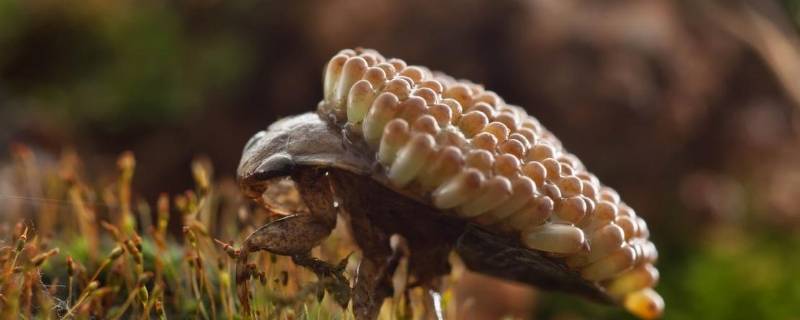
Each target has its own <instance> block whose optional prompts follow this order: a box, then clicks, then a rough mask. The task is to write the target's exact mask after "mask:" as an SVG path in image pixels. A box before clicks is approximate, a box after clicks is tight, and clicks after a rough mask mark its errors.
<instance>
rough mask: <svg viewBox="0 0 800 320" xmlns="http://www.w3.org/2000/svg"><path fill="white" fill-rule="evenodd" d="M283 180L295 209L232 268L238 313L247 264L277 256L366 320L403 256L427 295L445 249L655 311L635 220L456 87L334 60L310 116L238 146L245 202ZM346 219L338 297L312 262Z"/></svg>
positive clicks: (534, 123) (536, 138) (551, 151)
mask: <svg viewBox="0 0 800 320" xmlns="http://www.w3.org/2000/svg"><path fill="white" fill-rule="evenodd" d="M286 177H289V178H291V179H292V180H293V181H294V184H295V185H296V188H297V191H298V193H299V195H300V197H301V198H302V200H303V202H304V208H303V210H301V212H296V213H294V214H292V215H289V216H287V217H285V218H282V219H279V220H276V221H273V222H271V223H268V224H267V225H265V226H263V227H261V228H259V229H258V230H256V231H255V232H254V233H253V234H251V235H250V236H249V237H248V238H247V239H246V240H245V242H244V243H243V250H244V252H243V253H242V254H241V255H240V257H239V263H238V264H237V266H238V268H237V283H238V284H239V289H240V294H239V295H240V298H241V300H242V303H243V305H244V306H245V308H247V307H248V290H247V287H246V285H247V282H246V280H247V279H248V278H249V272H250V269H249V268H245V267H244V266H245V263H246V257H247V254H248V253H251V252H254V251H259V250H265V251H269V252H272V253H275V254H280V255H286V256H291V257H292V259H293V261H294V262H295V263H297V264H299V265H301V266H305V267H307V268H310V269H311V270H313V271H314V272H315V273H316V274H317V275H318V276H319V277H320V278H321V280H322V282H323V283H324V286H325V288H326V289H327V290H328V291H329V292H331V293H332V294H333V296H334V298H335V299H336V300H337V301H338V302H339V303H340V304H342V305H345V304H346V303H347V302H348V301H350V300H351V299H352V301H353V306H354V310H355V312H356V317H357V318H359V319H373V318H375V316H376V315H377V312H378V310H379V308H380V306H381V304H382V302H383V299H384V298H385V297H387V296H389V295H390V294H391V292H392V287H391V285H390V281H389V278H390V276H391V274H392V273H393V272H394V269H395V268H396V266H397V262H398V260H399V259H400V257H401V256H406V257H407V258H408V262H409V264H408V265H409V273H410V275H411V276H412V278H413V279H414V283H412V284H411V285H423V286H431V285H433V284H434V282H435V280H436V279H437V278H438V277H440V276H442V275H445V274H447V273H448V272H449V270H450V266H449V264H448V260H447V259H448V256H449V254H450V253H451V252H453V251H455V252H456V253H457V254H458V255H459V256H460V257H461V259H462V260H463V261H464V263H465V265H466V267H467V268H469V269H471V270H472V271H475V272H479V273H483V274H487V275H492V276H496V277H499V278H503V279H508V280H514V281H519V282H523V283H527V284H532V285H536V286H539V287H542V288H545V289H552V290H561V291H568V292H572V293H576V294H579V295H582V296H585V297H589V298H592V299H594V300H597V301H605V302H613V303H620V304H622V305H624V306H625V307H626V308H627V309H628V310H629V311H631V312H632V313H634V314H636V315H638V316H640V317H642V318H655V317H658V316H659V315H660V314H661V312H662V310H663V308H664V302H663V300H662V299H661V297H660V296H659V295H658V293H657V292H655V291H654V290H653V289H652V287H653V286H654V285H655V284H656V283H657V281H658V271H657V270H656V269H655V267H654V266H653V264H654V263H655V261H656V259H657V257H658V252H657V250H656V248H655V245H654V244H653V243H652V242H651V241H650V240H649V231H648V227H647V224H646V223H645V221H644V219H642V218H641V217H639V216H638V215H637V214H636V213H635V212H634V211H633V209H631V208H630V207H629V206H628V205H626V204H625V203H624V202H622V201H621V199H620V197H619V195H618V194H617V193H616V192H615V191H614V190H613V189H611V188H609V187H607V186H605V185H603V184H602V183H600V181H599V180H598V179H597V177H596V176H594V175H593V174H592V173H591V172H589V171H588V170H587V169H586V167H585V166H584V165H583V164H582V163H581V162H580V160H579V159H578V158H577V157H576V156H574V155H572V154H570V153H569V152H567V151H566V150H565V149H564V148H563V147H562V145H561V142H560V141H559V140H558V139H557V138H556V137H555V136H554V135H553V134H552V133H551V132H549V131H548V130H547V129H546V128H544V127H543V126H542V125H541V124H539V122H538V120H536V119H535V118H534V117H531V116H529V115H527V113H526V112H525V110H524V109H522V108H520V107H517V106H513V105H508V104H506V103H505V102H504V101H503V99H502V98H500V97H499V96H498V95H497V94H495V93H493V92H491V91H488V90H485V89H484V88H483V87H482V86H480V85H476V84H473V83H470V82H467V81H456V80H454V79H453V78H451V77H448V76H446V75H443V74H437V73H432V72H431V71H429V70H427V69H426V68H424V67H418V66H407V65H406V64H405V62H403V61H402V60H399V59H385V58H383V57H382V56H381V55H380V54H379V53H377V52H375V51H374V50H367V49H357V50H343V51H342V52H340V53H339V54H337V55H336V56H334V57H333V58H332V59H331V60H330V61H329V62H328V65H327V67H326V70H325V73H324V99H323V100H322V101H321V102H320V104H319V106H318V109H317V113H306V114H302V115H298V116H293V117H289V118H286V119H283V120H280V121H278V122H276V123H274V124H273V125H271V126H270V127H269V128H268V129H267V130H266V131H262V132H260V133H258V134H256V135H255V136H254V137H253V138H251V140H250V141H249V142H248V143H247V145H246V146H245V149H244V153H243V155H242V160H241V163H240V165H239V169H238V178H239V182H240V185H241V187H242V189H243V191H244V193H245V195H246V196H248V197H250V198H252V199H255V200H257V201H265V200H269V199H264V196H265V195H264V194H265V191H267V187H268V186H269V185H270V184H271V183H272V182H274V181H275V180H276V179H284V178H286ZM338 218H342V219H344V221H345V222H346V223H345V225H346V226H347V227H348V228H349V231H350V234H351V235H352V237H353V238H354V239H355V242H356V244H357V245H358V247H359V248H360V249H361V251H362V252H363V255H362V256H363V258H362V260H361V263H360V265H359V268H358V272H357V275H356V277H355V285H354V287H353V288H352V289H351V288H350V287H349V284H348V281H347V279H346V278H345V276H344V275H343V270H342V269H343V266H342V265H341V264H340V265H339V266H334V265H331V264H328V263H326V262H324V261H320V260H318V259H315V258H313V257H311V256H310V253H309V252H310V251H311V249H312V248H314V247H315V246H317V245H319V244H320V243H321V242H322V240H324V239H325V238H326V237H327V236H328V235H329V234H330V232H331V230H332V229H333V228H334V226H335V225H336V221H337V219H338Z"/></svg>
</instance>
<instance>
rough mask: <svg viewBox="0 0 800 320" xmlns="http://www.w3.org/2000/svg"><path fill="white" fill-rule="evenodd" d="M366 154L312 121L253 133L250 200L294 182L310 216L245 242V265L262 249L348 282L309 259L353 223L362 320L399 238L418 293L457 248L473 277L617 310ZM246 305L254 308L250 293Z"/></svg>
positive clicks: (384, 286) (577, 280)
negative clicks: (397, 185)
mask: <svg viewBox="0 0 800 320" xmlns="http://www.w3.org/2000/svg"><path fill="white" fill-rule="evenodd" d="M365 154H366V153H363V152H361V151H359V147H358V145H355V144H348V143H345V141H343V139H342V136H341V133H340V132H339V130H338V129H337V128H335V127H334V126H331V125H329V124H328V123H326V122H325V121H323V120H322V119H321V118H320V117H319V116H318V115H317V114H314V113H307V114H303V115H299V116H295V117H291V118H287V119H284V120H281V121H279V122H277V123H275V124H273V125H272V126H270V128H269V129H268V130H267V131H262V132H260V133H258V134H256V135H255V136H254V137H253V138H252V139H251V140H250V142H248V143H247V146H246V147H245V151H244V156H243V157H242V162H241V165H240V167H239V179H240V183H241V186H242V188H243V190H244V192H245V194H246V195H247V196H249V197H251V198H253V199H260V198H261V196H262V193H263V192H264V191H265V188H266V186H267V183H268V182H269V181H270V180H271V179H278V178H283V177H291V178H292V179H293V180H294V181H295V183H296V185H297V187H298V189H299V192H300V194H301V196H302V198H303V200H304V202H305V204H306V206H307V207H308V208H309V212H308V213H304V214H296V215H291V216H288V217H285V218H282V219H279V220H276V221H273V222H271V223H268V224H267V225H264V226H262V227H260V228H259V229H258V230H256V231H255V232H254V233H253V234H251V235H250V236H248V237H247V239H246V240H245V241H244V243H243V245H242V250H243V251H244V253H243V255H242V256H243V257H246V256H247V253H250V252H255V251H259V250H265V251H268V252H272V253H275V254H279V255H285V256H291V257H292V258H293V260H294V261H295V263H297V264H299V265H302V266H306V267H309V268H310V269H312V270H314V271H315V272H316V273H317V274H318V275H322V276H323V277H329V278H331V279H333V280H341V279H343V277H344V276H343V275H342V270H341V268H337V267H336V266H333V265H329V264H327V263H325V262H322V261H319V260H316V259H314V258H311V257H310V255H309V253H310V251H311V249H312V248H314V247H315V246H317V245H319V244H320V243H321V242H322V241H323V240H324V239H325V238H326V237H327V236H328V235H329V234H330V232H331V230H332V229H333V227H334V226H335V224H336V219H337V216H339V217H341V218H343V219H346V221H347V222H348V225H349V226H350V230H351V234H352V236H353V237H354V238H355V240H356V243H357V244H358V246H359V247H360V249H361V250H362V251H363V257H364V258H363V260H362V261H361V263H360V265H359V268H358V275H357V276H356V280H355V286H354V288H353V290H352V298H353V302H354V310H355V312H356V316H357V317H358V318H359V319H372V318H374V317H375V316H376V314H377V312H378V310H379V308H380V306H381V304H382V302H383V299H384V298H385V297H387V296H389V295H390V294H391V290H392V288H391V284H390V276H391V273H392V270H390V268H391V267H392V264H393V261H396V257H397V254H399V253H398V252H393V250H392V247H391V246H390V237H391V236H392V235H393V234H400V235H402V236H403V237H404V238H405V239H407V243H408V247H409V249H410V250H409V252H410V257H409V263H410V270H411V272H412V273H413V274H414V276H415V278H416V279H417V282H418V283H419V284H429V283H431V281H433V280H435V279H436V278H437V277H439V276H441V275H445V274H447V273H448V272H449V270H450V267H449V265H448V262H447V256H448V254H449V252H450V251H451V250H453V249H455V250H456V252H457V253H458V254H459V255H460V256H461V258H462V259H463V260H464V261H465V263H466V265H467V266H468V267H469V268H470V269H472V270H473V271H477V272H481V273H485V274H489V275H494V276H497V277H500V278H504V279H510V280H515V281H521V282H524V283H529V284H534V285H537V286H540V287H543V288H548V289H554V290H565V291H569V292H574V293H578V294H581V295H584V296H587V297H590V298H593V299H595V300H598V301H610V299H609V298H608V297H607V295H606V294H605V293H603V292H602V290H601V289H600V288H599V287H598V286H597V285H595V284H593V283H591V282H589V281H586V280H583V279H581V277H580V275H579V274H577V273H576V272H574V271H570V270H569V269H568V268H567V267H566V266H565V265H564V264H563V263H562V262H558V261H557V260H556V259H553V258H549V257H547V256H545V255H543V254H542V253H540V252H536V251H533V250H530V249H526V248H523V247H521V246H519V245H518V244H515V243H514V241H513V240H511V239H508V238H505V237H502V236H498V235H494V234H492V233H489V232H487V231H484V230H482V229H481V228H480V227H477V226H475V225H472V224H469V223H467V222H465V221H462V220H460V219H457V218H455V217H452V216H447V215H443V214H442V213H441V212H439V210H437V209H434V208H431V207H430V206H429V205H426V204H425V203H424V202H422V201H421V200H420V199H419V198H418V197H415V196H413V195H411V194H408V193H406V192H404V191H402V190H396V189H394V188H392V187H391V186H390V185H388V184H387V182H386V180H385V178H384V177H382V176H381V175H380V174H378V172H377V171H375V169H374V167H373V166H374V165H373V163H374V161H373V160H372V159H371V158H370V157H368V156H365ZM337 201H338V202H337ZM243 265H244V262H241V263H240V264H239V268H238V270H237V273H238V274H237V281H238V284H239V286H240V288H239V289H240V290H242V289H243V288H245V289H244V290H246V287H245V286H246V281H245V280H246V279H247V277H248V276H249V275H247V274H246V272H247V271H246V268H243V267H242V266H243ZM342 283H343V284H345V285H346V284H347V281H342V282H338V284H339V287H338V289H334V290H336V291H337V292H336V293H338V294H339V295H340V297H339V298H338V299H339V302H343V303H345V304H346V303H347V298H349V296H342V295H348V294H349V292H348V291H349V290H346V289H344V288H342V287H341V286H342ZM241 296H242V298H243V299H245V300H246V299H247V298H246V293H244V294H243V295H241ZM245 303H246V302H245Z"/></svg>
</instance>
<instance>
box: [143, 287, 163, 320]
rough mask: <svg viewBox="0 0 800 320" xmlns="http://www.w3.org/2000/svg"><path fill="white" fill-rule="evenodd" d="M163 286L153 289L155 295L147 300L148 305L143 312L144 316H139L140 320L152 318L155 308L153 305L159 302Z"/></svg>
mask: <svg viewBox="0 0 800 320" xmlns="http://www.w3.org/2000/svg"><path fill="white" fill-rule="evenodd" d="M161 288H162V287H161V285H160V284H156V285H155V286H154V287H153V294H152V295H151V296H150V298H149V299H147V303H146V304H145V305H144V310H142V314H141V315H140V316H139V319H140V320H147V319H149V318H150V310H151V309H152V308H153V305H154V304H155V302H156V301H158V297H160V296H161V291H162V289H161Z"/></svg>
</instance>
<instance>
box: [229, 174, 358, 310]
mask: <svg viewBox="0 0 800 320" xmlns="http://www.w3.org/2000/svg"><path fill="white" fill-rule="evenodd" d="M292 178H293V179H294V180H295V182H296V184H297V185H298V187H299V191H300V195H301V196H302V198H303V201H304V202H305V204H306V206H307V207H308V209H309V212H308V213H303V214H294V215H291V216H287V217H284V218H281V219H278V220H275V221H272V222H270V223H267V224H266V225H263V226H261V227H260V228H258V229H257V230H256V231H254V232H253V233H251V234H250V235H249V236H247V238H246V239H245V240H244V242H243V244H242V251H241V254H240V255H239V258H238V259H237V263H236V284H237V287H238V291H239V298H240V300H241V301H242V304H243V306H244V307H245V308H248V307H249V290H248V288H247V280H249V279H250V277H251V276H252V274H251V273H252V270H253V269H252V268H250V267H248V266H247V261H248V256H249V254H250V253H253V252H257V251H261V250H263V251H268V252H270V253H274V254H278V255H284V256H290V257H292V260H293V261H294V262H295V263H296V264H298V265H300V266H303V267H306V268H308V269H310V270H312V271H313V272H314V273H315V274H317V277H319V278H320V280H321V281H323V282H324V283H325V286H326V288H331V289H333V288H338V287H341V285H339V284H338V283H339V282H344V283H345V285H344V286H345V287H348V286H347V279H346V278H345V277H344V275H343V270H344V268H341V267H339V266H334V265H332V264H329V263H327V262H325V261H322V260H319V259H315V258H313V257H311V249H313V248H314V247H316V246H318V245H320V244H321V243H322V241H323V240H325V238H327V237H328V235H330V233H331V231H332V230H333V228H334V227H335V226H336V214H337V209H336V207H335V206H334V205H333V195H332V191H331V187H330V182H329V180H328V176H327V174H326V173H325V172H324V171H322V170H316V169H307V170H301V171H298V172H296V173H294V174H293V175H292ZM348 288H349V287H348ZM348 294H349V290H348ZM346 298H347V300H349V295H348V296H347V297H346ZM341 299H344V298H341ZM341 299H339V300H341ZM347 300H345V302H344V303H345V304H346V301H347Z"/></svg>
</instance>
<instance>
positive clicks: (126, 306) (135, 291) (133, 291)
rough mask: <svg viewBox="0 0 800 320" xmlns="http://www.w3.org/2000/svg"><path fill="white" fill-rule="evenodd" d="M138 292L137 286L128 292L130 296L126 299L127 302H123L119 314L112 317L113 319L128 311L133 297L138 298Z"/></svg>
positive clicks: (115, 319)
mask: <svg viewBox="0 0 800 320" xmlns="http://www.w3.org/2000/svg"><path fill="white" fill-rule="evenodd" d="M138 292H139V288H138V287H137V288H135V289H134V290H131V292H130V293H128V297H127V298H126V299H125V303H123V304H122V307H120V309H119V311H118V312H117V314H115V315H114V316H113V317H111V320H117V319H119V318H120V317H122V315H123V314H125V312H126V311H128V308H129V307H130V306H131V303H132V302H133V299H134V298H136V295H137V294H138Z"/></svg>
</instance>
